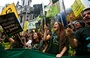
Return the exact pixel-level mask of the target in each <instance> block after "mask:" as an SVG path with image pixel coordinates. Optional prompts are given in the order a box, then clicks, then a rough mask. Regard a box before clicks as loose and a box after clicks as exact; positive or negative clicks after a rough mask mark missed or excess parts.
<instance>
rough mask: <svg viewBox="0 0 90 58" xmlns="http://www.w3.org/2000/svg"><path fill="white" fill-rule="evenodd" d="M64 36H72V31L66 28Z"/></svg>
mask: <svg viewBox="0 0 90 58" xmlns="http://www.w3.org/2000/svg"><path fill="white" fill-rule="evenodd" d="M66 34H67V36H68V37H71V36H73V30H72V29H70V28H67V29H66Z"/></svg>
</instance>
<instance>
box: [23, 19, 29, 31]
mask: <svg viewBox="0 0 90 58" xmlns="http://www.w3.org/2000/svg"><path fill="white" fill-rule="evenodd" d="M27 30H28V21H25V24H24V29H23V31H27Z"/></svg>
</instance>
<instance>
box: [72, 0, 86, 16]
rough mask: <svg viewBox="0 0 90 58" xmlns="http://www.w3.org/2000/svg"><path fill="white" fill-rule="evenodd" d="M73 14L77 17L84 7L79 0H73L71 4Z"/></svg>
mask: <svg viewBox="0 0 90 58" xmlns="http://www.w3.org/2000/svg"><path fill="white" fill-rule="evenodd" d="M71 8H72V10H73V12H74V14H75V16H76V17H77V16H78V15H79V14H80V13H81V11H82V10H83V9H84V8H85V6H84V5H83V4H82V2H81V0H75V2H74V4H73V5H72V6H71Z"/></svg>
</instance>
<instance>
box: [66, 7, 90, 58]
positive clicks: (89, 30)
mask: <svg viewBox="0 0 90 58" xmlns="http://www.w3.org/2000/svg"><path fill="white" fill-rule="evenodd" d="M82 17H83V20H84V22H85V24H86V26H85V27H83V28H81V29H79V30H78V31H76V32H75V33H74V35H73V32H71V30H69V29H67V35H68V36H69V39H70V45H71V46H72V48H76V55H80V56H83V55H85V56H90V7H89V8H86V9H84V10H83V12H82Z"/></svg>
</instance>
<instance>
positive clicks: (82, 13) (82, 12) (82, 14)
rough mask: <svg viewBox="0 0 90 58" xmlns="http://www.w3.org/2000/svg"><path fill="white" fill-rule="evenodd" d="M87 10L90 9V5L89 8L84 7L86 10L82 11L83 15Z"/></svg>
mask: <svg viewBox="0 0 90 58" xmlns="http://www.w3.org/2000/svg"><path fill="white" fill-rule="evenodd" d="M87 10H90V7H89V8H86V9H84V10H83V11H82V15H83V13H84V12H85V11H87Z"/></svg>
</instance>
